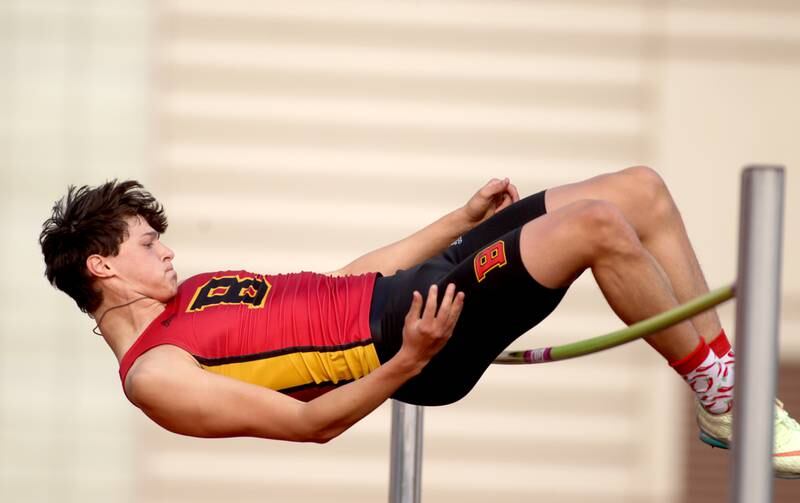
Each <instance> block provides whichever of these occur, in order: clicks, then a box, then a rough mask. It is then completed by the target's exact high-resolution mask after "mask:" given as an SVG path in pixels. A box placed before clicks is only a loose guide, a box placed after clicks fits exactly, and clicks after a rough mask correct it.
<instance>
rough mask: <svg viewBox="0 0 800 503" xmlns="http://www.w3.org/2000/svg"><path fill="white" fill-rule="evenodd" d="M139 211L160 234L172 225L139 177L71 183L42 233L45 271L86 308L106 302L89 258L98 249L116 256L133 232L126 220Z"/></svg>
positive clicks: (60, 288)
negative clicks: (96, 183) (96, 286)
mask: <svg viewBox="0 0 800 503" xmlns="http://www.w3.org/2000/svg"><path fill="white" fill-rule="evenodd" d="M137 215H138V216H140V217H142V218H144V219H145V220H146V221H147V223H148V224H150V226H151V227H152V228H153V229H154V230H155V231H156V232H158V233H159V234H163V233H164V232H165V231H166V230H167V217H166V215H164V207H163V206H162V205H161V203H159V202H158V201H156V199H155V198H154V197H153V196H152V195H150V193H149V192H147V191H146V190H144V187H142V184H140V183H139V182H137V181H136V180H127V181H124V182H118V181H117V180H112V181H110V182H106V183H104V184H103V185H100V186H97V187H89V186H88V185H84V186H83V187H80V188H76V187H75V186H73V185H70V186H69V188H68V189H67V195H66V196H65V197H63V198H61V199H60V200H58V201H56V203H55V204H54V205H53V213H52V216H51V217H50V218H48V219H47V220H46V221H45V222H44V224H42V233H41V234H40V235H39V244H40V245H41V247H42V254H43V255H44V263H45V265H46V268H45V272H44V274H45V276H46V277H47V279H48V281H50V283H51V284H52V285H54V286H55V287H56V288H58V289H59V290H61V291H63V292H64V293H66V294H67V295H69V296H70V297H72V299H73V300H74V301H75V303H76V304H78V307H79V308H80V309H81V311H83V312H85V313H92V312H94V311H96V310H97V308H99V307H100V304H101V303H102V302H103V295H102V293H101V292H100V291H98V290H95V289H94V287H93V283H94V280H93V278H92V276H91V274H89V271H88V269H87V268H86V259H87V258H88V257H89V256H90V255H93V254H98V255H104V256H116V255H117V254H118V253H119V246H120V245H121V244H122V242H123V241H124V240H125V239H126V238H127V237H128V225H127V223H126V222H125V219H126V218H128V217H132V216H137Z"/></svg>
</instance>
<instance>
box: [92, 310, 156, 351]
mask: <svg viewBox="0 0 800 503" xmlns="http://www.w3.org/2000/svg"><path fill="white" fill-rule="evenodd" d="M140 298H141V297H140ZM135 299H137V297H136V296H132V297H131V298H129V299H123V298H114V299H109V300H108V301H105V300H104V301H103V304H102V305H101V306H100V308H99V309H98V310H97V311H95V312H94V313H92V316H94V317H95V319H97V320H99V321H100V323H98V327H99V328H100V332H101V334H102V335H103V338H104V339H105V340H106V343H107V344H108V345H109V347H110V348H111V350H112V351H113V352H114V356H116V357H117V361H121V360H122V357H123V356H124V355H125V353H126V352H127V351H128V349H130V347H131V346H132V345H133V343H134V342H135V341H136V339H137V338H138V337H139V336H140V335H141V333H142V332H143V331H144V329H145V328H147V326H148V325H149V324H150V323H151V322H152V321H153V320H154V319H156V318H157V317H158V315H159V314H161V313H162V312H163V311H164V306H165V304H164V303H162V302H159V301H157V300H155V299H151V298H147V297H144V298H141V300H135ZM134 300H135V301H134ZM131 301H134V302H132V303H131V304H129V305H127V306H126V305H125V304H126V303H128V302H131ZM120 306H123V307H120Z"/></svg>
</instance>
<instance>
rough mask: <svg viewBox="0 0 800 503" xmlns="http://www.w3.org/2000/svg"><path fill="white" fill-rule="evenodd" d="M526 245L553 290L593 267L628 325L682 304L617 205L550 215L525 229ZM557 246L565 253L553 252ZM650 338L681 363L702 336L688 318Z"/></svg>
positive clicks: (529, 265) (536, 272)
mask: <svg viewBox="0 0 800 503" xmlns="http://www.w3.org/2000/svg"><path fill="white" fill-rule="evenodd" d="M567 222H570V223H569V224H566V225H565V223H567ZM576 222H577V223H576ZM580 228H584V229H587V230H586V231H585V234H582V232H583V231H581V230H577V235H576V229H580ZM520 248H521V253H522V259H523V263H524V264H525V267H526V269H527V270H528V272H529V273H530V274H531V276H533V277H534V278H535V279H536V280H537V281H538V282H540V283H541V284H543V285H544V286H547V287H550V288H560V287H563V286H566V285H569V284H570V283H571V282H572V281H573V280H574V279H576V278H577V277H578V276H579V275H580V273H582V272H583V271H584V270H585V269H587V268H591V270H592V274H593V275H594V277H595V279H596V280H597V283H598V285H599V286H600V289H601V291H602V292H603V295H604V297H605V298H606V300H607V301H608V303H609V305H610V306H611V308H612V309H613V310H614V312H615V313H616V314H617V315H618V316H619V317H620V319H621V320H622V321H624V322H625V323H627V324H632V323H635V322H637V321H641V320H643V319H645V318H648V317H651V316H653V315H655V314H658V313H660V312H663V311H666V310H668V309H672V308H674V307H676V306H677V305H678V300H677V298H676V296H675V294H674V293H673V291H672V289H671V286H670V284H669V281H668V280H667V278H666V276H665V275H664V273H663V271H662V270H661V268H660V266H659V264H658V262H657V261H656V260H655V259H654V258H653V256H652V255H651V254H650V253H649V252H648V251H647V250H646V249H645V248H644V247H643V246H642V245H641V243H640V242H639V240H638V238H637V237H636V234H635V232H634V231H633V229H632V228H631V227H630V225H628V224H627V223H626V222H625V221H624V218H623V217H622V216H621V215H619V214H618V212H617V211H616V210H615V209H613V207H611V205H608V204H605V203H601V202H597V201H594V202H591V201H590V202H581V203H576V204H573V205H569V206H568V207H565V208H562V209H561V210H558V211H555V212H551V213H548V214H547V215H545V216H543V217H541V218H538V219H536V220H534V221H532V222H529V223H528V224H526V225H525V226H524V227H523V230H522V235H521V238H520ZM554 249H555V250H559V253H558V254H553V253H551V251H552V250H554ZM647 341H648V342H649V343H650V344H651V345H652V346H653V347H654V348H655V349H656V350H657V351H658V352H659V353H660V354H662V355H663V356H664V357H665V358H666V359H667V360H668V361H676V360H678V359H680V358H682V357H683V356H685V355H687V354H689V353H691V352H692V351H693V350H694V349H695V348H696V347H697V345H698V343H699V341H700V336H699V335H698V333H697V331H696V329H695V327H694V326H693V325H692V324H691V323H690V322H683V323H680V324H678V325H676V326H674V327H671V328H668V329H665V330H663V331H661V332H659V333H658V334H656V335H653V336H650V337H648V338H647Z"/></svg>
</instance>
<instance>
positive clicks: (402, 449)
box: [389, 165, 785, 503]
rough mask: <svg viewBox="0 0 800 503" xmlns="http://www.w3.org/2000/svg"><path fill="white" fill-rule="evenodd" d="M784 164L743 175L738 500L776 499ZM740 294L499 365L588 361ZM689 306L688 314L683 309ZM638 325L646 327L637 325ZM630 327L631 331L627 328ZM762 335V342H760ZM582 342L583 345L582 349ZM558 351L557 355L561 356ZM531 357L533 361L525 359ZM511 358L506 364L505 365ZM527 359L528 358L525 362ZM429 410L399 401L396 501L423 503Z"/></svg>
mask: <svg viewBox="0 0 800 503" xmlns="http://www.w3.org/2000/svg"><path fill="white" fill-rule="evenodd" d="M784 179H785V170H784V168H783V167H782V166H765V165H760V166H748V167H746V168H745V169H744V170H743V172H742V176H741V199H740V216H739V250H738V253H739V258H738V260H739V264H738V271H737V274H738V276H737V278H738V280H737V285H736V296H737V303H736V332H737V337H736V352H737V355H738V356H737V360H738V362H737V370H736V372H737V374H738V376H739V377H738V379H737V381H738V382H737V385H736V391H735V396H736V400H735V403H734V419H735V421H734V437H735V438H736V439H737V441H736V442H735V443H734V445H733V456H734V458H735V461H734V463H733V469H732V477H731V502H732V503H749V502H753V501H759V502H764V503H769V502H771V501H772V493H773V484H772V449H773V436H774V419H773V418H774V416H773V414H774V405H773V400H774V397H775V384H776V380H777V366H778V329H779V319H780V291H781V264H782V250H783V205H784V202H783V201H784ZM732 296H733V287H728V288H723V289H719V290H717V291H714V292H710V293H709V294H708V295H707V296H704V298H698V299H695V301H693V302H694V304H693V305H692V306H690V304H692V303H691V302H690V303H687V304H685V305H684V306H680V307H679V308H678V309H675V310H671V311H670V312H669V313H663V314H662V315H661V320H660V321H657V322H654V320H653V319H651V320H645V321H646V322H648V323H649V324H646V325H644V326H639V327H638V328H635V327H636V325H632V326H631V327H629V328H630V329H635V331H634V330H631V331H629V332H625V330H622V331H617V332H612V333H611V334H607V335H606V336H600V337H596V338H593V339H590V341H592V342H591V343H589V344H586V343H585V342H586V341H580V342H579V343H572V344H569V345H565V346H561V347H555V348H542V349H539V350H528V351H516V352H504V355H503V356H502V357H501V358H499V359H498V360H497V361H496V362H495V363H541V362H544V361H555V360H556V359H563V358H552V359H550V360H546V359H541V358H539V359H536V358H531V357H530V355H542V354H545V352H546V354H548V355H549V354H551V350H558V349H560V348H561V349H564V351H562V354H563V355H564V358H571V357H574V356H582V355H584V354H589V353H592V352H596V351H599V350H602V349H608V348H610V347H614V346H617V345H619V344H622V343H625V342H630V341H632V340H635V339H638V338H641V337H643V336H645V335H648V334H651V333H653V332H656V331H658V330H662V329H663V328H666V327H667V326H670V325H672V324H675V323H678V322H680V321H682V320H684V319H687V318H688V317H691V316H693V315H695V314H697V312H700V311H702V310H705V309H710V308H711V307H714V306H716V305H717V304H719V303H721V302H724V301H725V300H728V299H729V298H731V297H732ZM680 309H683V310H682V311H680V312H679V311H678V310H680ZM637 325H639V324H637ZM626 330H627V329H626ZM756 338H758V339H756ZM581 343H583V344H581ZM556 354H558V351H556ZM526 355H527V356H526ZM504 358H505V360H504ZM525 359H527V361H525ZM422 431H423V407H419V406H415V405H408V404H405V403H402V402H398V401H396V400H393V401H392V434H391V459H390V468H389V502H390V503H419V501H420V499H421V478H422Z"/></svg>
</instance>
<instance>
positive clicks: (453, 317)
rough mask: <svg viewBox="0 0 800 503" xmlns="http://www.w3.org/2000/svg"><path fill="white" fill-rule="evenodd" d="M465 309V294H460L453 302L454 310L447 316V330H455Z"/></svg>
mask: <svg viewBox="0 0 800 503" xmlns="http://www.w3.org/2000/svg"><path fill="white" fill-rule="evenodd" d="M463 309H464V292H458V293H457V294H456V296H455V299H454V300H453V305H452V308H451V309H450V313H448V316H447V325H446V326H447V330H453V328H454V327H455V326H456V322H457V321H458V317H459V316H461V311H462V310H463Z"/></svg>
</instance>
